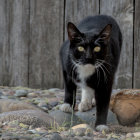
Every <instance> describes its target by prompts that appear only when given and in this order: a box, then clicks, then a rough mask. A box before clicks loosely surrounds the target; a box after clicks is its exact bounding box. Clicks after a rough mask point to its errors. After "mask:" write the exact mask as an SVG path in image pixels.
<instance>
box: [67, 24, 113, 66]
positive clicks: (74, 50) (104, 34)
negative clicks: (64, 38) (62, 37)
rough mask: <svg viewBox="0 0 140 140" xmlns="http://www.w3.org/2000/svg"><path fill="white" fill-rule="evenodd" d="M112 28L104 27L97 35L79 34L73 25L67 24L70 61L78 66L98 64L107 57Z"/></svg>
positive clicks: (109, 26)
mask: <svg viewBox="0 0 140 140" xmlns="http://www.w3.org/2000/svg"><path fill="white" fill-rule="evenodd" d="M111 28H112V26H111V25H110V24H108V25H106V26H105V27H104V28H103V29H102V31H101V32H100V33H99V34H96V35H95V34H94V33H86V34H84V33H81V32H80V31H79V30H78V29H77V28H76V26H75V25H74V24H73V23H68V26H67V30H68V37H69V40H70V55H71V58H72V60H73V61H74V62H75V63H77V64H80V65H86V64H92V65H95V64H98V63H99V61H98V60H104V59H105V57H106V55H107V46H108V42H109V39H110V33H111Z"/></svg>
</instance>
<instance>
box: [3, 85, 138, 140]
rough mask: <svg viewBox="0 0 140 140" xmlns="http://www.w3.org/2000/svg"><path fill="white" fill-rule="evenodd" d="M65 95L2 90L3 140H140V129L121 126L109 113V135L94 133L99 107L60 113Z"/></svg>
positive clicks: (62, 92)
mask: <svg viewBox="0 0 140 140" xmlns="http://www.w3.org/2000/svg"><path fill="white" fill-rule="evenodd" d="M63 97H64V91H63V90H60V89H48V90H40V89H29V88H23V87H0V140H32V139H33V140H139V139H140V126H139V124H137V123H136V124H135V126H133V127H127V126H121V125H119V124H118V121H117V119H116V116H115V115H114V114H113V113H112V112H111V111H109V115H108V125H109V127H110V131H109V132H105V131H102V132H96V131H95V129H94V122H95V118H96V115H95V111H96V109H95V107H93V109H92V110H90V111H87V112H79V111H77V105H78V103H79V102H80V91H78V93H77V100H76V101H77V103H76V107H75V111H74V112H73V113H72V114H69V113H64V112H62V111H60V110H59V105H61V104H62V103H63Z"/></svg>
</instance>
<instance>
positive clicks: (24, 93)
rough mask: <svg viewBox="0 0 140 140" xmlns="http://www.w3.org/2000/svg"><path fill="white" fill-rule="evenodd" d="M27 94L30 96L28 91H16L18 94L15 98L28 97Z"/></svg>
mask: <svg viewBox="0 0 140 140" xmlns="http://www.w3.org/2000/svg"><path fill="white" fill-rule="evenodd" d="M27 94H28V91H27V90H16V93H15V94H14V96H16V97H25V96H27Z"/></svg>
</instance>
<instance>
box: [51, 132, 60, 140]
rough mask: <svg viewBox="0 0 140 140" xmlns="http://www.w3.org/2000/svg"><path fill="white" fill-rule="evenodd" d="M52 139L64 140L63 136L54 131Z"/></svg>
mask: <svg viewBox="0 0 140 140" xmlns="http://www.w3.org/2000/svg"><path fill="white" fill-rule="evenodd" d="M50 140H62V137H61V136H60V135H59V134H58V133H54V134H53V135H52V136H51V138H50Z"/></svg>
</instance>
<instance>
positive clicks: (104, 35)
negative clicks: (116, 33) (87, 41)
mask: <svg viewBox="0 0 140 140" xmlns="http://www.w3.org/2000/svg"><path fill="white" fill-rule="evenodd" d="M111 30H112V24H107V25H106V26H105V27H104V29H103V30H102V31H101V32H100V34H99V36H98V40H99V41H105V42H107V41H109V39H110V35H111Z"/></svg>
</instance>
